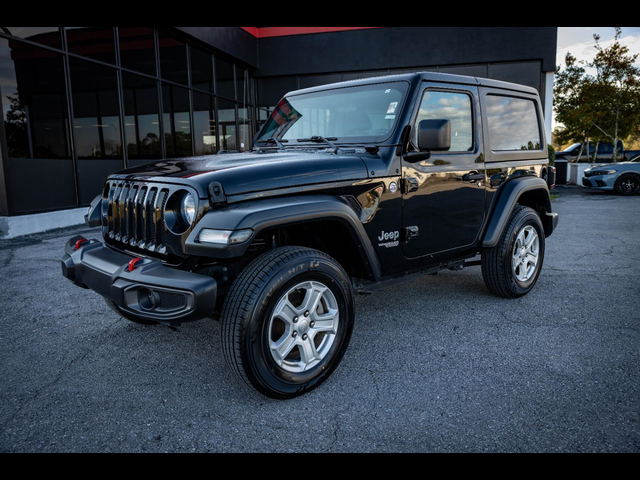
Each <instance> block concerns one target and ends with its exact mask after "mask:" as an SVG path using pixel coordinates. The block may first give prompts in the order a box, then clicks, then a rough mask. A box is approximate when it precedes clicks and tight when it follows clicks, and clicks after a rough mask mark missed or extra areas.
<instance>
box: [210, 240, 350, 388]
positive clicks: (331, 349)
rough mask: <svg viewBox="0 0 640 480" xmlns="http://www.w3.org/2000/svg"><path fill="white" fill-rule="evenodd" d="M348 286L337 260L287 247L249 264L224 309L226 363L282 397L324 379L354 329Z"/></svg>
mask: <svg viewBox="0 0 640 480" xmlns="http://www.w3.org/2000/svg"><path fill="white" fill-rule="evenodd" d="M354 318H355V314H354V301H353V290H352V287H351V282H350V279H349V276H348V275H347V274H346V272H345V271H344V270H343V268H342V267H341V266H340V264H338V262H337V261H336V260H334V259H333V258H331V257H330V256H328V255H326V254H325V253H322V252H319V251H317V250H312V249H309V248H302V247H284V248H278V249H275V250H272V251H270V252H268V253H266V254H264V255H262V256H261V257H259V258H258V259H256V260H255V261H254V262H253V263H251V264H250V265H249V266H248V267H247V268H245V270H244V271H243V272H242V273H241V274H240V276H239V277H238V278H237V279H236V281H235V282H234V284H233V286H232V288H231V290H230V292H229V295H228V297H227V299H226V301H225V305H224V308H223V312H222V346H223V351H224V355H225V359H226V361H227V363H228V365H229V367H230V368H231V370H232V371H233V372H234V373H235V374H236V375H237V376H238V377H239V378H240V379H241V380H242V381H243V382H244V383H246V384H247V385H248V386H250V387H253V388H255V389H256V390H258V391H259V392H260V393H262V394H263V395H265V396H267V397H270V398H274V399H278V400H286V399H291V398H295V397H298V396H300V395H304V394H306V393H308V392H310V391H312V390H313V389H315V388H317V387H319V386H320V385H322V383H324V382H325V381H326V380H327V379H328V378H329V376H331V374H332V373H333V372H334V371H335V369H336V368H337V367H338V365H339V364H340V362H341V360H342V358H343V356H344V354H345V352H346V350H347V347H348V345H349V341H350V339H351V334H352V332H353V325H354Z"/></svg>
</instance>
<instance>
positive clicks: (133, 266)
mask: <svg viewBox="0 0 640 480" xmlns="http://www.w3.org/2000/svg"><path fill="white" fill-rule="evenodd" d="M141 261H142V258H134V259H133V260H131V261H130V262H129V273H131V272H133V271H134V270H135V269H136V265H137V264H138V263H139V262H141Z"/></svg>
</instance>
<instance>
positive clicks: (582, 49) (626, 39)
mask: <svg viewBox="0 0 640 480" xmlns="http://www.w3.org/2000/svg"><path fill="white" fill-rule="evenodd" d="M558 28H559V29H560V32H559V35H558V65H562V64H564V58H565V57H566V56H567V53H569V52H571V53H572V54H573V56H575V57H576V58H577V59H578V60H585V61H588V60H593V57H594V56H595V52H596V50H595V48H594V46H595V44H596V42H595V40H594V39H593V35H594V34H596V33H597V34H600V35H601V36H602V41H601V43H602V44H603V45H604V46H607V45H609V44H610V43H611V42H612V41H613V37H614V36H615V32H614V30H613V27H558ZM622 43H623V44H624V45H627V46H628V47H629V48H630V49H631V53H634V54H636V53H638V54H640V27H622ZM638 66H640V59H639V60H638Z"/></svg>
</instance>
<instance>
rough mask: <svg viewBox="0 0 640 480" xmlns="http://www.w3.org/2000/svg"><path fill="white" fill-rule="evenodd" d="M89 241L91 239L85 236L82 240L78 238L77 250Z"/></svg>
mask: <svg viewBox="0 0 640 480" xmlns="http://www.w3.org/2000/svg"><path fill="white" fill-rule="evenodd" d="M88 241H89V240H87V239H86V238H83V239H82V240H78V241H77V242H76V252H77V251H78V250H80V247H82V245H83V244H84V243H87V242H88Z"/></svg>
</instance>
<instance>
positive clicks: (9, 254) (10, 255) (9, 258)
mask: <svg viewBox="0 0 640 480" xmlns="http://www.w3.org/2000/svg"><path fill="white" fill-rule="evenodd" d="M15 256H16V252H15V251H14V250H9V251H8V252H7V257H6V258H5V259H4V260H3V262H2V265H0V270H2V269H5V268H7V267H8V266H9V265H11V263H12V262H13V259H14V258H15Z"/></svg>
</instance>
